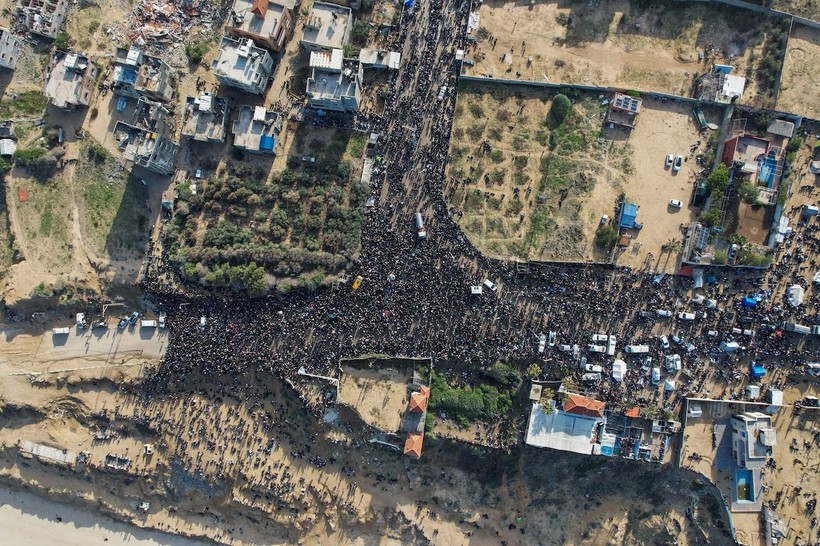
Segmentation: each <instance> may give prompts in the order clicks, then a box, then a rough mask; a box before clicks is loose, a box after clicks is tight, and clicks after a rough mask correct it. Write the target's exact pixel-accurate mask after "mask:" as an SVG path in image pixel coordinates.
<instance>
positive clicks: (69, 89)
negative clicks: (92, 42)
mask: <svg viewBox="0 0 820 546" xmlns="http://www.w3.org/2000/svg"><path fill="white" fill-rule="evenodd" d="M88 70H91V61H89V60H88V58H87V57H84V56H82V55H77V54H76V53H69V54H67V55H65V56H64V57H62V58H61V59H59V60H58V61H57V63H56V64H55V65H54V67H53V68H52V70H51V73H50V75H49V78H48V82H46V88H45V95H46V96H47V97H48V98H49V99H50V100H51V102H52V103H53V104H54V106H57V107H58V108H65V107H66V106H68V105H70V104H75V105H76V104H88V99H85V100H83V99H82V97H83V81H84V79H85V74H86V71H88Z"/></svg>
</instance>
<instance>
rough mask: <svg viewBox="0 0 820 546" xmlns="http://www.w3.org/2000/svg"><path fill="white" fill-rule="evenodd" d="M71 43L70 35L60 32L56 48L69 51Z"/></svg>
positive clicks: (56, 40)
mask: <svg viewBox="0 0 820 546" xmlns="http://www.w3.org/2000/svg"><path fill="white" fill-rule="evenodd" d="M69 41H70V40H69V37H68V34H66V33H65V32H60V33H58V34H57V36H56V37H55V38H54V48H55V49H59V50H60V51H67V50H68V43H69Z"/></svg>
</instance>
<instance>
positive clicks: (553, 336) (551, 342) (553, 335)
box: [547, 331, 558, 347]
mask: <svg viewBox="0 0 820 546" xmlns="http://www.w3.org/2000/svg"><path fill="white" fill-rule="evenodd" d="M557 338H558V333H557V332H555V331H551V332H550V337H549V341H548V342H547V345H549V346H550V347H555V340H556V339H557Z"/></svg>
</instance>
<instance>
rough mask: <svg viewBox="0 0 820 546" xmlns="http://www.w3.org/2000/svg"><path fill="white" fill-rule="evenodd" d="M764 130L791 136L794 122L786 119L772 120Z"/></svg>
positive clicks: (778, 134) (787, 136)
mask: <svg viewBox="0 0 820 546" xmlns="http://www.w3.org/2000/svg"><path fill="white" fill-rule="evenodd" d="M766 132H767V133H771V134H773V135H777V136H782V137H786V138H791V137H793V136H794V122H791V121H786V120H785V119H776V120H773V121H772V122H771V123H770V124H769V127H768V128H767V129H766Z"/></svg>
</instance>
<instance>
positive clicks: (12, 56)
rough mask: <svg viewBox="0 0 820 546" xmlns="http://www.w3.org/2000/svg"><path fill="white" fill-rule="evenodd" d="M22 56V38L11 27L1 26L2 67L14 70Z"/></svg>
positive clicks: (0, 65) (0, 63) (0, 54)
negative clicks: (13, 32)
mask: <svg viewBox="0 0 820 546" xmlns="http://www.w3.org/2000/svg"><path fill="white" fill-rule="evenodd" d="M19 57H20V40H19V39H18V38H17V37H16V36H15V35H13V34H12V33H11V32H10V31H9V29H7V28H2V27H0V68H7V69H9V70H14V69H15V68H16V67H17V59H18V58H19Z"/></svg>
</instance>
